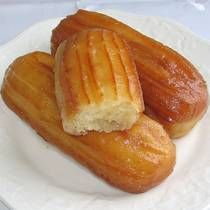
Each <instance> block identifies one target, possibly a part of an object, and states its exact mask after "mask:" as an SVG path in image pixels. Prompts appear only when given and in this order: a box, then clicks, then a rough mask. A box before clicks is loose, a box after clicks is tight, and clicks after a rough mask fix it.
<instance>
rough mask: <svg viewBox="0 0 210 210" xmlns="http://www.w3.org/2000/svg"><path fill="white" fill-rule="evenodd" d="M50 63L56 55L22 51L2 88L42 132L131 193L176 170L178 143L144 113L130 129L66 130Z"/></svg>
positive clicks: (15, 108)
mask: <svg viewBox="0 0 210 210" xmlns="http://www.w3.org/2000/svg"><path fill="white" fill-rule="evenodd" d="M52 67H53V58H52V57H51V56H50V55H48V54H46V53H41V52H36V53H31V54H28V55H25V56H22V57H20V58H18V59H16V60H15V61H14V62H13V64H11V65H10V67H9V68H8V71H7V72H6V75H5V78H4V81H3V85H2V89H1V94H2V97H3V100H4V101H5V103H6V104H7V105H8V106H9V108H10V109H12V110H13V111H14V112H15V113H16V114H17V115H18V116H19V117H20V118H22V119H24V120H25V121H26V122H27V123H29V124H30V125H31V126H32V127H33V128H34V129H35V130H36V132H37V133H38V134H39V135H41V136H42V137H43V138H44V139H45V140H46V141H48V142H49V143H51V144H54V145H55V146H57V147H58V148H59V149H60V150H62V151H63V152H65V153H66V154H68V155H71V156H72V157H73V158H74V159H76V160H78V161H79V162H80V163H81V164H83V165H84V166H86V167H88V168H89V169H90V170H91V171H92V172H94V173H95V174H97V175H98V176H100V177H101V178H103V179H104V180H106V181H107V182H108V183H110V184H111V185H113V186H116V187H118V188H120V189H122V190H124V191H127V192H133V193H138V192H144V191H146V190H148V189H150V188H152V187H154V186H155V185H157V184H159V183H160V182H161V181H163V180H164V179H165V178H166V177H167V176H168V175H169V174H170V173H171V172H172V170H173V167H174V164H175V146H174V144H173V143H172V142H171V140H170V139H169V137H168V135H167V134H166V132H165V131H164V129H163V128H162V126H161V125H159V124H158V123H157V122H155V121H153V120H151V119H150V118H148V117H147V116H145V115H143V114H142V116H141V117H140V118H139V120H138V121H137V123H136V124H135V125H134V126H133V127H132V128H131V129H130V130H126V131H118V132H116V131H115V132H111V133H104V132H101V133H100V132H89V133H88V134H87V135H84V136H77V137H76V136H71V135H69V134H68V133H65V132H64V131H63V128H62V124H61V119H60V115H59V111H58V108H57V104H56V99H55V95H54V75H53V71H52ZM29 140H30V139H29ZM29 149H30V148H29ZM69 178H70V179H71V177H69ZM70 179H69V180H70Z"/></svg>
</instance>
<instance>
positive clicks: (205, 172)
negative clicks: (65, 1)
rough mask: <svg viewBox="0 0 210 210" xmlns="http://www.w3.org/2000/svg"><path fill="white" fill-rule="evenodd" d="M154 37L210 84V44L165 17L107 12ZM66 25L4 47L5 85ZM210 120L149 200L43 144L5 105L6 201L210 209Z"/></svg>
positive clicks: (33, 31)
mask: <svg viewBox="0 0 210 210" xmlns="http://www.w3.org/2000/svg"><path fill="white" fill-rule="evenodd" d="M103 12H105V13H108V14H110V15H112V16H113V17H116V18H118V19H120V20H122V21H123V22H125V23H127V24H129V25H131V26H133V27H134V28H136V29H137V30H140V31H142V32H143V33H145V34H147V35H150V36H152V37H154V38H155V39H157V40H160V41H162V42H163V43H165V44H167V45H169V46H170V47H172V48H174V49H176V50H177V51H179V52H180V53H182V54H183V55H184V56H185V57H187V58H188V59H189V60H191V61H192V63H193V64H194V65H195V66H197V68H198V69H199V70H200V72H201V73H202V74H203V76H204V78H205V80H206V81H207V83H209V84H208V85H210V77H209V72H208V71H209V70H210V43H208V42H207V41H204V40H202V39H200V38H199V37H197V36H196V35H194V34H193V33H192V32H190V31H189V30H188V29H186V28H184V27H183V26H180V25H178V24H176V23H174V22H171V21H169V20H166V19H162V18H160V17H142V16H134V15H131V14H127V13H121V12H117V11H103ZM58 21H59V19H51V20H47V21H44V22H40V23H38V24H36V25H34V26H32V27H30V28H29V29H28V30H26V31H25V32H23V33H22V34H21V35H19V36H18V37H17V38H16V39H14V40H13V41H11V42H9V43H8V44H6V45H4V46H2V47H1V48H0V81H1V82H2V78H3V75H4V72H5V70H6V68H7V66H8V65H9V64H10V63H11V62H12V61H13V60H14V59H15V58H16V57H18V56H20V55H23V54H25V53H28V52H32V51H35V50H42V51H46V52H49V45H50V44H49V43H50V42H49V40H50V35H51V30H52V28H54V27H55V26H56V25H57V23H58ZM209 116H210V113H209V111H208V112H207V113H206V115H205V117H204V118H203V119H202V120H201V121H200V122H199V123H198V124H197V125H196V127H195V128H194V129H193V130H192V131H191V132H190V133H189V134H188V135H187V136H186V137H184V138H183V139H181V140H180V141H177V142H176V146H177V164H176V167H175V170H174V172H173V173H172V174H171V176H169V177H168V178H167V179H166V180H165V181H164V182H163V183H162V184H161V185H159V186H157V187H155V188H154V189H152V190H150V191H148V192H146V193H144V194H138V195H133V194H128V193H124V192H122V191H120V190H117V189H115V188H112V187H111V186H109V185H107V184H106V183H104V182H103V181H102V180H101V179H99V178H97V177H95V176H94V175H93V174H92V173H90V172H89V171H88V170H86V169H85V168H83V167H82V166H80V165H79V164H77V163H76V162H75V161H73V160H72V159H71V158H69V157H67V156H66V155H64V154H62V153H61V152H59V151H58V150H57V149H55V148H54V147H53V146H51V145H49V144H47V143H46V142H45V141H43V140H42V138H41V137H39V136H38V135H37V134H36V133H35V132H34V131H33V130H32V129H31V128H30V127H29V126H27V125H26V124H25V123H24V122H22V121H21V120H20V119H19V118H18V117H17V116H16V115H15V114H14V113H12V112H11V111H10V110H9V109H8V108H7V107H6V106H5V104H4V103H3V101H2V99H0V197H2V198H3V199H4V200H5V201H6V202H7V203H9V204H10V206H12V207H13V208H14V209H16V210H30V209H33V210H67V209H72V210H80V209H86V210H94V209H101V210H103V209H106V210H114V209H121V210H123V209H126V210H127V209H136V210H137V209H141V210H149V209H150V210H158V209H160V210H170V209H176V210H178V209H182V210H185V209H188V210H194V209H196V210H197V209H199V210H201V209H203V210H204V209H205V210H207V209H210V155H209V153H210V132H209V130H208V127H209V125H210V118H209Z"/></svg>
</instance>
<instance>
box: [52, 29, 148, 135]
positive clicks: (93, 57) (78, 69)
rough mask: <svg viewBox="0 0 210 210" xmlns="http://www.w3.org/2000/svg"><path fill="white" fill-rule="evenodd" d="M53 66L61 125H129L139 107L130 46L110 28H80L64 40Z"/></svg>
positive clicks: (82, 129) (77, 130) (78, 130)
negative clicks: (79, 30) (82, 29)
mask: <svg viewBox="0 0 210 210" xmlns="http://www.w3.org/2000/svg"><path fill="white" fill-rule="evenodd" d="M54 72H55V90H56V91H55V93H56V98H57V103H58V105H59V106H58V107H59V108H60V112H61V118H62V123H63V128H64V130H65V131H66V132H68V133H70V134H73V135H81V134H86V133H87V131H92V130H95V131H105V132H111V131H116V130H125V129H129V128H131V127H132V125H133V124H134V123H135V122H136V121H137V120H138V118H139V114H140V113H142V112H143V111H144V102H143V97H142V92H141V86H140V84H139V79H138V74H137V71H136V66H135V63H134V60H133V59H132V57H131V53H130V49H129V47H128V45H127V43H126V42H125V41H124V40H123V39H121V38H120V37H119V36H118V35H117V34H116V33H114V32H111V31H108V30H104V29H92V30H85V31H82V32H80V33H78V34H76V35H75V36H73V37H71V38H70V39H68V40H66V41H64V42H63V43H62V44H60V46H59V48H58V50H57V52H56V56H55V68H54Z"/></svg>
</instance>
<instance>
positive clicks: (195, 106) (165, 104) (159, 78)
mask: <svg viewBox="0 0 210 210" xmlns="http://www.w3.org/2000/svg"><path fill="white" fill-rule="evenodd" d="M87 28H105V29H108V30H112V31H114V32H117V33H119V34H120V35H121V36H122V37H124V38H125V39H126V41H128V43H129V45H130V47H131V49H132V52H133V57H134V59H135V62H136V65H137V70H138V73H139V78H140V82H141V85H142V90H143V95H144V102H145V106H146V114H147V115H149V116H151V117H152V118H153V119H156V120H158V121H159V122H160V123H161V124H163V125H164V127H165V128H166V130H167V131H168V133H169V134H170V136H171V137H172V138H174V137H181V136H182V135H184V134H186V133H187V132H188V131H189V130H190V129H191V128H192V127H193V126H194V125H195V124H196V122H197V121H198V120H199V119H200V118H201V117H202V116H203V114H204V113H205V111H206V109H207V97H208V93H207V87H206V84H205V82H204V80H203V78H202V76H201V75H200V74H199V73H198V71H197V70H196V68H195V67H194V66H193V65H192V64H191V63H190V62H189V61H187V60H186V59H185V58H184V57H183V56H181V55H180V54H178V53H177V52H175V51H174V50H172V49H170V48H169V47H167V46H164V45H163V44H161V43H159V42H157V41H155V40H154V39H151V38H149V37H147V36H145V35H143V34H141V33H139V32H137V31H135V30H134V29H132V28H130V27H129V26H127V25H125V24H123V23H121V22H119V21H117V20H115V19H113V18H111V17H108V16H106V15H103V14H100V13H96V12H89V11H85V10H79V11H78V12H77V13H76V14H74V15H71V16H68V17H66V18H65V19H63V20H62V21H61V22H60V24H59V25H58V26H57V27H56V28H55V29H54V30H53V32H52V38H51V47H52V48H51V49H52V54H54V53H55V51H56V49H57V47H58V45H59V43H60V42H61V41H63V40H65V39H66V38H67V37H69V36H70V35H73V34H74V33H77V32H78V31H81V30H84V29H87ZM147 110H150V111H149V112H147ZM185 123H186V124H185ZM183 128H184V129H183Z"/></svg>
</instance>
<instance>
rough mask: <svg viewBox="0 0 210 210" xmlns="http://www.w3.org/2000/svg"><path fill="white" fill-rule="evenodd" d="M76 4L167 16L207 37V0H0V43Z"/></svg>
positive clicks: (209, 8)
mask: <svg viewBox="0 0 210 210" xmlns="http://www.w3.org/2000/svg"><path fill="white" fill-rule="evenodd" d="M78 7H82V8H87V9H92V10H97V9H103V8H109V9H120V10H123V11H126V12H131V13H138V14H142V15H155V16H163V17H167V18H170V19H173V20H175V21H177V22H179V23H181V24H183V25H185V26H187V27H188V28H190V29H191V30H192V31H193V32H195V33H196V34H198V35H199V36H201V37H203V38H205V39H208V40H210V27H209V23H210V1H209V0H153V1H152V0H149V1H146V0H80V1H76V0H68V1H64V0H33V1H32V0H0V29H1V33H0V45H2V44H5V43H7V42H8V41H9V40H11V39H13V38H14V37H15V36H17V34H19V33H20V32H22V31H23V30H25V29H27V28H28V27H29V26H31V25H32V24H34V23H36V22H38V21H41V20H45V19H48V18H54V17H62V16H66V15H68V14H69V13H72V12H74V11H76V10H77V8H78Z"/></svg>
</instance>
